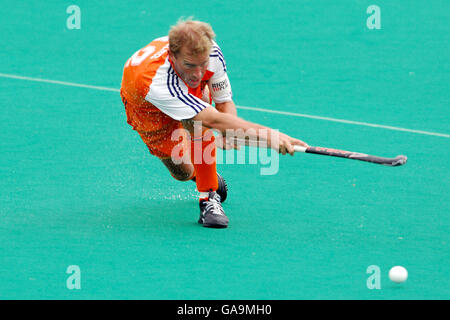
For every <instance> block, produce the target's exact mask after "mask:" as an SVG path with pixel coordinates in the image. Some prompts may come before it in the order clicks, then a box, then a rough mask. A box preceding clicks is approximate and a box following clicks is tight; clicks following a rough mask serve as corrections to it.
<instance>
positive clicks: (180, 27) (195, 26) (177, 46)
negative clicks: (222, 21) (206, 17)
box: [169, 18, 216, 55]
mask: <svg viewBox="0 0 450 320" xmlns="http://www.w3.org/2000/svg"><path fill="white" fill-rule="evenodd" d="M215 37H216V34H215V33H214V31H213V29H212V27H211V25H209V24H208V23H206V22H201V21H195V20H192V18H188V19H186V20H184V19H180V20H178V22H177V24H176V25H174V26H172V27H171V28H170V31H169V49H170V51H171V52H172V53H173V54H174V55H177V53H178V52H180V50H181V48H183V47H186V48H187V49H188V50H189V51H190V52H191V53H192V54H193V55H198V54H203V53H205V52H209V51H211V47H212V43H213V40H214V38H215Z"/></svg>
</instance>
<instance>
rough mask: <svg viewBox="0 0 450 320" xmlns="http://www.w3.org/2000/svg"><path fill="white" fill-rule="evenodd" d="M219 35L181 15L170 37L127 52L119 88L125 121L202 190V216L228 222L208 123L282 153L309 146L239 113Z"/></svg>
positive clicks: (219, 224) (213, 222)
mask: <svg viewBox="0 0 450 320" xmlns="http://www.w3.org/2000/svg"><path fill="white" fill-rule="evenodd" d="M214 38H215V34H214V31H213V30H212V28H211V26H210V25H209V24H207V23H204V22H200V21H193V20H185V21H181V20H180V21H179V22H178V23H177V24H176V25H175V26H172V28H171V29H170V31H169V35H168V36H165V37H161V38H158V39H155V40H153V41H152V42H151V43H149V44H148V45H147V46H146V47H144V48H142V49H140V50H139V51H137V52H136V53H135V54H134V55H133V56H132V57H131V58H130V59H128V61H127V62H126V64H125V67H124V72H123V78H122V86H121V90H120V94H121V97H122V101H123V103H124V105H125V111H126V115H127V122H128V124H130V125H131V126H132V128H133V129H134V130H136V131H137V132H138V133H139V135H140V136H141V138H142V140H143V141H144V143H145V144H146V145H147V147H148V149H149V150H150V153H151V154H153V155H154V156H156V157H158V158H159V159H160V160H161V162H162V163H163V164H164V165H165V166H166V167H167V169H168V170H169V172H170V174H171V175H172V176H173V177H174V178H175V179H177V180H179V181H189V180H193V181H195V183H196V185H197V190H198V191H199V192H200V200H199V204H200V218H199V220H198V222H199V223H200V224H202V225H203V226H204V227H212V228H226V227H227V226H228V222H229V221H228V217H227V216H226V215H225V212H224V211H223V208H222V202H223V201H225V199H226V197H227V185H226V183H225V180H224V179H223V178H222V177H221V176H220V175H219V174H218V173H217V172H216V158H215V157H216V145H215V137H214V135H213V134H212V130H211V129H215V130H217V131H219V132H220V133H222V134H223V136H224V137H225V138H224V140H225V139H226V138H227V137H228V136H226V135H227V134H228V135H229V134H230V132H232V131H233V130H234V131H236V130H240V131H241V132H242V131H244V132H250V133H249V135H250V138H254V139H257V140H258V139H259V141H265V142H266V145H267V147H269V148H273V149H275V150H277V151H278V152H280V153H282V154H283V155H285V154H286V153H289V154H290V155H293V154H294V147H293V145H300V146H307V145H306V144H305V143H304V142H303V141H301V140H298V139H294V138H291V137H289V136H287V135H285V134H283V133H278V132H276V138H273V137H274V135H273V133H274V132H275V131H271V129H270V128H267V127H264V126H261V125H258V124H255V123H251V122H248V121H245V120H244V119H242V118H239V117H238V116H237V112H236V106H235V104H234V102H233V100H232V92H231V85H230V81H229V79H228V76H227V67H226V63H225V59H224V56H223V54H222V51H221V49H220V47H219V46H218V45H217V43H216V42H215V41H214ZM213 101H214V104H215V107H213V106H212V105H211V104H212V102H213ZM180 132H185V134H181V135H180ZM228 138H229V137H228ZM218 145H220V144H219V143H218ZM224 145H225V148H229V145H228V144H227V143H225V144H224ZM180 146H181V147H180ZM175 150H176V152H174V151H175ZM206 150H208V152H206ZM205 154H206V155H208V156H205ZM198 155H200V156H198ZM206 158H208V159H206ZM182 159H184V160H182ZM186 159H188V161H186ZM189 160H190V161H189Z"/></svg>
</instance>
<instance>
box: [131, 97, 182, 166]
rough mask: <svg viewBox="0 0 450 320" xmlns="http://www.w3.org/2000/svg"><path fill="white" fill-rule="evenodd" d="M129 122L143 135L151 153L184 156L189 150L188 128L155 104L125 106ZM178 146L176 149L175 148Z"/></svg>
mask: <svg viewBox="0 0 450 320" xmlns="http://www.w3.org/2000/svg"><path fill="white" fill-rule="evenodd" d="M125 111H126V114H127V122H128V124H130V125H131V126H132V127H133V129H134V130H136V131H137V132H138V133H139V135H140V136H141V138H142V140H143V141H144V143H145V144H146V145H147V147H148V149H149V150H150V153H151V154H153V155H154V156H156V157H158V158H160V159H166V158H171V157H172V155H174V156H175V157H183V155H184V154H186V152H189V151H188V150H189V144H188V139H187V133H186V130H185V129H184V128H183V125H182V124H181V121H177V120H174V119H172V118H171V117H169V116H168V115H166V114H165V113H163V112H161V111H160V110H159V109H158V108H156V107H154V106H151V105H150V106H133V105H131V104H129V103H128V104H127V105H126V106H125ZM175 148H176V149H175Z"/></svg>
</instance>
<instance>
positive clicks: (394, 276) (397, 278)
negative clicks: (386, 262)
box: [389, 266, 408, 283]
mask: <svg viewBox="0 0 450 320" xmlns="http://www.w3.org/2000/svg"><path fill="white" fill-rule="evenodd" d="M389 279H391V281H393V282H396V283H402V282H405V281H406V279H408V271H406V269H405V268H403V267H402V266H395V267H392V268H391V270H389Z"/></svg>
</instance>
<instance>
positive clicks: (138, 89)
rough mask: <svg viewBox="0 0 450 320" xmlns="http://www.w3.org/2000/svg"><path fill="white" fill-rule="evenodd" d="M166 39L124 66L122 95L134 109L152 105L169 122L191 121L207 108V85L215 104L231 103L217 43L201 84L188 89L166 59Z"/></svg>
mask: <svg viewBox="0 0 450 320" xmlns="http://www.w3.org/2000/svg"><path fill="white" fill-rule="evenodd" d="M168 49H169V39H168V37H167V36H165V37H161V38H158V39H155V40H153V41H152V42H151V43H149V44H148V45H147V46H146V47H144V48H142V49H140V50H139V51H137V52H136V53H135V54H134V55H133V56H132V57H131V58H130V59H128V61H127V62H126V64H125V67H124V72H123V78H122V86H121V95H122V97H123V98H125V99H126V102H127V103H129V104H132V105H133V106H135V107H140V106H142V107H151V106H154V107H156V108H157V109H159V110H160V111H162V112H163V113H165V114H166V115H168V116H169V117H171V118H172V119H175V120H184V119H191V118H193V117H194V116H195V115H196V114H197V113H199V112H200V111H202V110H203V109H204V108H206V107H208V106H210V105H209V104H208V103H206V102H204V101H203V100H202V99H201V98H202V96H203V89H204V88H205V86H206V85H208V86H209V89H210V92H211V96H212V99H213V100H214V102H216V103H222V102H226V101H231V99H232V91H231V85H230V81H229V79H228V76H227V70H226V63H225V59H224V57H223V54H222V51H221V50H220V47H219V46H218V45H217V43H215V42H214V43H213V46H212V49H211V53H210V56H209V65H208V68H207V71H206V73H205V75H204V76H203V78H202V81H201V84H200V85H199V86H198V87H197V88H191V87H189V86H188V85H187V84H186V83H185V82H184V81H183V80H182V79H181V78H180V77H179V76H178V74H177V73H176V71H175V70H174V68H173V65H172V63H171V61H170V59H169V53H168Z"/></svg>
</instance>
